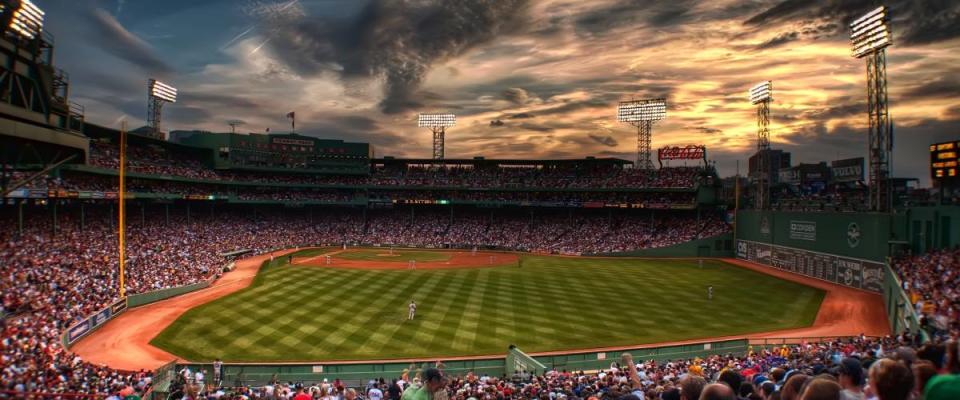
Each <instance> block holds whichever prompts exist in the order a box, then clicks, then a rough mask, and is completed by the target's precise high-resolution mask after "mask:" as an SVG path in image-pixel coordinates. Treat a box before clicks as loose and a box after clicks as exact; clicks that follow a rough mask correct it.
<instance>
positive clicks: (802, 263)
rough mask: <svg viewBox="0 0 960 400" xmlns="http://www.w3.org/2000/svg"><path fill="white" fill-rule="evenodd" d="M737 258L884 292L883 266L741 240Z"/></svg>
mask: <svg viewBox="0 0 960 400" xmlns="http://www.w3.org/2000/svg"><path fill="white" fill-rule="evenodd" d="M737 258H739V259H741V260H747V261H752V262H755V263H757V264H763V265H767V266H770V267H773V268H777V269H780V270H784V271H787V272H792V273H795V274H800V275H805V276H809V277H811V278H816V279H820V280H824V281H827V282H832V283H836V284H840V285H843V286H848V287H852V288H856V289H864V290H868V291H871V292H877V293H881V292H882V291H883V279H884V278H883V264H882V263H878V262H874V261H869V260H861V259H858V258H850V257H841V256H836V255H833V254H826V253H820V252H815V251H809V250H801V249H797V248H792V247H785V246H777V245H772V244H769V243H758V242H752V241H748V240H737Z"/></svg>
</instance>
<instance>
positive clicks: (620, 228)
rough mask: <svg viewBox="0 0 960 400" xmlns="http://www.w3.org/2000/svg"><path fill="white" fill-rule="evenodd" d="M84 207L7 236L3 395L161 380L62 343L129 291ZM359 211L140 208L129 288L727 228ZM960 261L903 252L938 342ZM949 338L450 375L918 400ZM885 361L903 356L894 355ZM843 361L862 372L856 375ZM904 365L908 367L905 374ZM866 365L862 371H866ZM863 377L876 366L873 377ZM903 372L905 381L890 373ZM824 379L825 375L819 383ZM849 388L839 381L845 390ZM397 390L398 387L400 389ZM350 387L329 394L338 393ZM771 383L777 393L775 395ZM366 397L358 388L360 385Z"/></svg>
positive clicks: (908, 284) (657, 392) (486, 391)
mask: <svg viewBox="0 0 960 400" xmlns="http://www.w3.org/2000/svg"><path fill="white" fill-rule="evenodd" d="M88 208H90V209H88V210H86V211H85V214H84V217H83V218H80V217H79V216H78V215H77V213H76V210H75V209H71V208H69V207H68V208H65V209H64V210H62V211H61V212H60V213H59V214H57V216H56V219H54V218H53V217H52V216H51V215H49V213H44V212H38V213H37V214H36V215H31V216H30V218H29V223H27V224H24V226H23V232H20V231H19V229H7V230H3V231H2V232H0V259H3V260H5V262H4V263H3V264H2V265H0V278H2V281H0V286H2V287H0V289H2V293H3V298H2V301H3V309H2V312H3V322H2V326H0V328H2V337H0V352H2V353H0V357H2V361H3V368H2V371H0V377H2V382H3V383H2V386H0V391H14V392H48V393H58V392H71V393H117V392H119V391H121V390H135V391H139V392H141V393H142V391H143V390H145V389H147V388H148V387H149V385H151V380H152V379H153V378H152V377H151V375H150V373H149V372H146V371H116V370H112V369H109V368H107V367H104V366H96V365H92V364H89V363H86V362H84V361H83V360H82V359H80V358H79V357H77V356H76V355H73V354H71V353H69V352H68V351H65V350H64V349H63V348H62V347H61V344H60V335H61V334H62V333H63V331H64V330H65V329H66V328H67V327H69V326H70V325H71V324H72V323H74V322H76V321H78V320H79V319H81V318H83V317H85V316H87V315H90V314H92V313H93V312H95V311H96V310H98V309H100V308H102V307H105V306H107V305H109V304H110V303H111V302H113V301H114V300H115V299H116V297H117V296H116V285H117V283H116V282H117V276H116V271H117V268H116V265H115V264H116V261H115V257H113V254H115V253H116V241H115V224H114V222H113V221H112V216H111V215H109V214H107V212H106V210H104V209H98V208H97V207H88ZM362 215H363V214H362V213H360V212H326V213H315V214H313V213H311V214H310V215H309V216H308V215H307V211H305V210H299V211H298V212H291V211H290V210H283V212H279V211H278V210H272V211H271V210H269V209H268V210H261V211H259V212H256V213H251V212H249V210H241V209H236V210H230V209H228V210H215V209H213V208H211V211H210V212H206V210H205V209H201V210H195V211H194V213H193V214H187V215H185V214H184V213H183V212H182V210H181V211H180V212H177V213H175V214H174V215H173V216H172V218H171V217H167V216H165V215H161V213H160V212H159V210H156V209H153V210H150V211H145V212H144V214H142V215H141V218H139V219H138V218H129V219H128V220H129V221H128V222H129V224H130V229H129V230H128V237H127V240H128V253H127V254H128V257H129V259H128V272H127V273H128V275H127V279H126V281H127V289H128V291H129V292H130V293H140V292H144V291H150V290H155V289H159V288H166V287H173V286H180V285H184V284H190V283H194V282H198V281H200V280H204V279H211V278H216V277H217V276H218V275H219V274H220V273H221V271H222V268H221V267H222V266H223V264H224V263H225V262H226V260H225V258H224V256H223V255H222V254H223V253H227V252H229V251H233V250H239V249H252V250H254V251H256V252H261V251H266V250H269V249H272V248H279V247H293V246H303V245H308V244H315V243H331V244H332V243H343V242H352V241H355V242H358V243H359V242H367V243H375V242H382V243H396V244H413V245H442V244H460V245H469V244H470V243H471V241H474V243H477V244H482V245H498V246H502V247H507V248H515V249H520V250H529V251H548V252H562V253H579V252H592V251H615V250H619V249H620V247H619V246H630V247H629V249H635V248H643V247H656V246H658V245H665V244H670V243H674V242H675V241H683V240H689V239H690V238H693V237H705V236H710V235H712V234H713V233H717V232H722V231H723V230H724V229H726V228H725V227H724V226H723V224H722V223H718V221H719V219H717V218H703V219H701V220H700V224H699V225H698V224H697V223H696V220H695V219H694V218H692V216H691V215H684V214H682V213H669V214H667V215H666V216H657V217H654V216H652V215H649V214H638V215H631V214H623V215H617V216H611V215H608V214H606V213H602V212H595V213H573V212H568V213H563V212H557V213H540V214H537V213H531V214H528V215H524V214H522V213H521V214H517V213H508V212H499V213H495V212H492V211H487V212H479V211H476V210H474V211H470V212H461V211H457V212H455V213H453V214H450V213H449V212H447V211H425V210H415V211H413V212H410V211H408V210H379V211H370V212H369V213H368V215H367V217H366V220H365V223H364V222H361V221H364V219H363V217H362ZM0 223H2V224H3V225H4V226H8V227H13V226H17V225H18V224H17V223H16V221H15V220H14V216H13V215H6V214H4V215H3V216H2V220H0ZM351 239H352V240H351ZM958 260H960V250H956V249H953V250H944V251H936V252H931V253H929V254H926V255H923V256H916V257H910V258H904V259H901V260H899V261H898V262H897V263H896V268H897V270H898V272H899V274H900V277H901V280H902V282H903V285H904V289H906V290H907V291H908V292H909V293H911V294H912V295H913V296H914V300H915V304H916V306H917V309H918V311H920V312H921V314H922V315H924V318H925V319H926V321H927V322H926V323H925V324H924V325H925V326H926V327H928V328H930V329H931V332H932V333H933V337H934V339H935V343H943V341H944V340H946V339H947V338H950V337H953V338H955V337H956V336H957V333H958V325H957V320H958V315H957V304H958V302H957V299H958V297H957V295H958V290H957V288H958V287H960V284H958V283H960V281H958V280H960V277H958V272H957V270H958V268H957V267H958V266H960V263H958ZM950 343H952V344H951V345H950V346H953V347H952V350H950V349H951V348H946V347H943V346H941V345H937V344H933V345H925V346H924V347H921V348H919V349H916V346H917V341H916V340H915V338H913V337H911V336H901V337H898V338H887V339H884V340H880V341H877V340H872V339H867V338H860V339H857V340H852V341H846V342H834V343H826V344H804V345H798V346H788V347H783V348H778V349H774V350H769V349H757V351H755V352H753V351H752V352H750V354H747V355H727V356H711V357H707V358H705V359H693V360H675V361H673V362H668V363H656V362H653V361H644V362H640V363H638V372H637V375H636V376H637V379H634V378H633V376H632V375H631V373H630V368H627V367H626V366H625V367H624V368H620V367H618V366H612V367H611V368H610V369H609V370H605V371H600V372H590V373H583V372H566V371H553V372H550V373H547V374H545V375H540V376H527V377H521V378H520V379H519V380H518V379H517V378H516V377H477V376H473V375H466V376H463V377H456V378H453V379H450V380H449V381H448V382H447V384H446V386H445V390H446V396H447V398H449V399H462V400H467V399H469V398H470V397H474V398H476V399H480V398H489V399H513V398H524V399H526V398H531V399H532V398H539V399H544V400H559V399H564V398H566V399H577V398H584V399H589V398H591V396H596V397H597V398H603V397H604V396H611V397H615V398H621V397H622V396H624V395H627V396H629V395H633V396H638V398H640V399H675V398H682V397H676V396H677V395H678V393H676V391H677V390H678V389H680V388H685V387H686V386H684V384H685V382H686V383H689V380H690V379H694V378H693V377H699V378H700V379H703V382H700V381H697V382H700V384H701V385H700V386H703V385H706V384H707V382H709V381H717V382H721V383H723V382H726V383H729V384H730V386H731V388H732V390H734V391H735V392H736V393H739V394H738V397H736V398H738V399H739V398H748V399H756V398H760V399H764V400H769V399H773V398H790V399H801V398H804V399H806V398H811V399H812V398H818V399H819V398H830V399H834V398H836V399H840V398H843V399H847V398H853V399H859V398H864V397H862V396H861V397H856V396H854V397H805V396H806V395H804V394H803V393H805V391H809V390H820V389H814V388H820V387H821V386H823V387H828V386H829V388H830V390H829V391H830V393H833V392H838V393H843V391H844V390H852V389H850V387H853V388H854V389H856V387H857V385H856V384H855V383H856V382H861V383H860V385H859V389H856V390H862V391H863V393H867V394H868V396H869V394H870V393H874V394H878V395H879V396H876V398H879V399H882V400H887V399H900V398H903V399H907V398H908V397H885V396H884V395H883V392H878V391H879V390H881V388H893V387H894V386H896V385H907V386H909V388H908V389H907V393H908V394H909V393H914V395H915V397H913V398H916V399H920V398H922V397H920V395H919V393H921V392H922V390H923V388H924V387H925V386H923V385H921V384H920V379H921V378H922V379H924V382H925V381H926V380H927V379H929V377H930V376H931V375H932V374H934V373H935V372H936V371H950V372H952V373H957V372H960V367H958V361H957V350H956V342H950ZM911 346H913V348H911ZM937 346H940V347H937ZM951 351H952V353H951ZM884 357H892V359H893V360H891V361H884V360H882V359H883V358H884ZM851 359H852V360H854V361H850V360H851ZM891 363H893V364H891ZM854 364H857V365H859V366H860V369H857V368H856V367H854ZM844 371H859V372H857V373H856V374H854V375H850V374H847V375H845V374H846V372H844ZM867 371H870V372H869V373H868V372H867ZM930 371H934V372H933V373H931V372H930ZM824 373H826V374H827V375H833V376H834V378H830V377H828V376H825V375H824ZM857 374H859V375H857ZM904 374H907V375H909V376H910V379H906V378H903V376H904ZM887 375H890V376H891V377H890V378H887ZM856 376H859V377H860V379H859V380H857V379H854V377H856ZM867 376H869V377H871V378H870V380H869V382H868V383H867V385H866V386H863V379H864V378H865V377H867ZM794 377H798V378H796V379H801V378H799V377H803V378H802V379H803V380H805V381H809V382H808V383H806V384H804V382H797V383H796V384H791V383H790V382H791V381H792V380H793V379H795V378H794ZM894 377H899V378H896V379H899V380H897V381H891V382H884V380H885V379H895V378H894ZM637 380H639V383H638V382H637ZM818 380H822V381H823V382H820V383H817V384H816V385H814V383H815V382H817V381H818ZM744 382H746V383H747V384H744ZM766 382H770V383H769V384H767V383H766ZM908 383H909V384H908ZM837 387H840V388H841V389H840V391H837V390H835V389H837ZM131 388H132V389H131ZM385 389H387V390H385V392H387V391H389V389H390V385H387V386H386V387H385ZM265 390H266V389H263V388H242V389H239V391H238V392H231V393H232V394H231V393H224V394H223V396H226V398H230V396H235V395H237V393H244V394H245V395H247V396H248V397H253V398H271V399H278V397H276V396H277V395H278V393H282V392H283V391H284V390H288V391H290V393H291V396H293V395H294V394H295V393H296V385H294V386H292V387H287V388H285V389H284V388H281V389H280V392H277V391H276V389H272V390H273V394H270V395H268V394H267V392H266V391H265ZM683 390H686V389H683ZM717 390H721V389H717ZM883 390H888V389H883ZM889 390H894V389H889ZM896 390H900V389H896ZM871 391H872V392H871ZM317 393H318V394H319V392H317ZM338 393H339V394H338ZM347 393H348V392H347V391H345V390H344V391H342V392H335V391H328V393H327V395H328V396H344V395H346V394H347ZM775 393H780V395H779V397H776V396H775V395H774V394H775ZM788 393H790V394H788ZM811 393H812V392H811ZM891 393H892V392H891ZM365 394H366V392H365V391H364V390H361V391H360V393H359V394H358V397H364V395H365ZM271 396H272V397H271ZM544 396H546V397H544ZM831 396H832V395H831ZM321 397H322V396H321ZM866 398H873V397H866ZM941 398H942V397H941ZM631 400H636V399H632V398H631Z"/></svg>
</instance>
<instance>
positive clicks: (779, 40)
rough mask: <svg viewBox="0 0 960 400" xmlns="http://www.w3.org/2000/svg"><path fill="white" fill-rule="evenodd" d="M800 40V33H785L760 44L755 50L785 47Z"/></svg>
mask: <svg viewBox="0 0 960 400" xmlns="http://www.w3.org/2000/svg"><path fill="white" fill-rule="evenodd" d="M799 38H800V32H783V33H781V34H779V35H777V36H774V37H773V38H771V39H770V40H767V41H766V42H763V43H760V44H758V45H757V46H756V47H754V49H756V50H765V49H770V48H774V47H778V46H782V45H785V44H787V43H790V42H793V41H795V40H797V39H799Z"/></svg>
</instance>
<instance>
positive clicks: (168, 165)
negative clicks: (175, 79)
mask: <svg viewBox="0 0 960 400" xmlns="http://www.w3.org/2000/svg"><path fill="white" fill-rule="evenodd" d="M127 149H128V150H127V152H128V154H127V160H128V165H127V169H128V171H129V172H134V173H141V174H149V175H166V176H176V177H183V178H190V179H202V180H210V181H242V182H261V183H300V184H315V185H376V186H419V187H423V186H447V187H467V188H499V187H504V188H516V187H524V188H550V189H571V188H574V189H576V188H639V187H651V188H692V187H694V186H695V185H696V183H697V180H698V178H699V175H700V172H701V171H702V170H703V169H702V168H699V167H668V168H662V169H659V170H655V171H648V170H640V169H632V168H619V167H612V166H611V167H604V168H597V169H591V170H579V169H574V168H559V167H558V168H534V167H529V168H526V167H524V168H521V167H502V168H474V167H473V166H430V167H419V166H410V167H406V168H397V167H395V166H392V165H391V166H377V167H374V168H371V171H370V174H369V175H317V174H296V173H282V174H281V173H265V172H241V171H232V170H215V169H213V168H210V167H209V166H207V165H205V164H204V163H203V162H201V161H200V157H199V156H190V155H188V154H186V153H181V152H176V151H173V150H170V149H168V148H165V147H162V146H159V145H144V144H128V145H127ZM89 163H90V164H91V165H93V166H97V167H101V168H106V169H114V170H115V169H118V168H119V165H120V161H119V151H118V147H117V146H116V144H114V143H111V142H102V141H93V142H91V145H90V157H89Z"/></svg>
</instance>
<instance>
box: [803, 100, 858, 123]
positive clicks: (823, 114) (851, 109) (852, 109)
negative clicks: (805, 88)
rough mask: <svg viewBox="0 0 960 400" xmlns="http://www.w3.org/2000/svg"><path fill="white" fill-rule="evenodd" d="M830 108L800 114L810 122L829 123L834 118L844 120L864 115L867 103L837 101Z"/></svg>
mask: <svg viewBox="0 0 960 400" xmlns="http://www.w3.org/2000/svg"><path fill="white" fill-rule="evenodd" d="M834 104H839V105H837V106H832V107H824V108H822V109H813V110H806V111H804V112H803V113H802V115H803V117H804V118H806V119H809V120H811V121H821V122H823V121H829V120H831V119H835V118H846V117H849V116H851V115H858V114H866V112H867V103H864V102H861V101H855V100H852V99H847V100H837V101H834Z"/></svg>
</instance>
